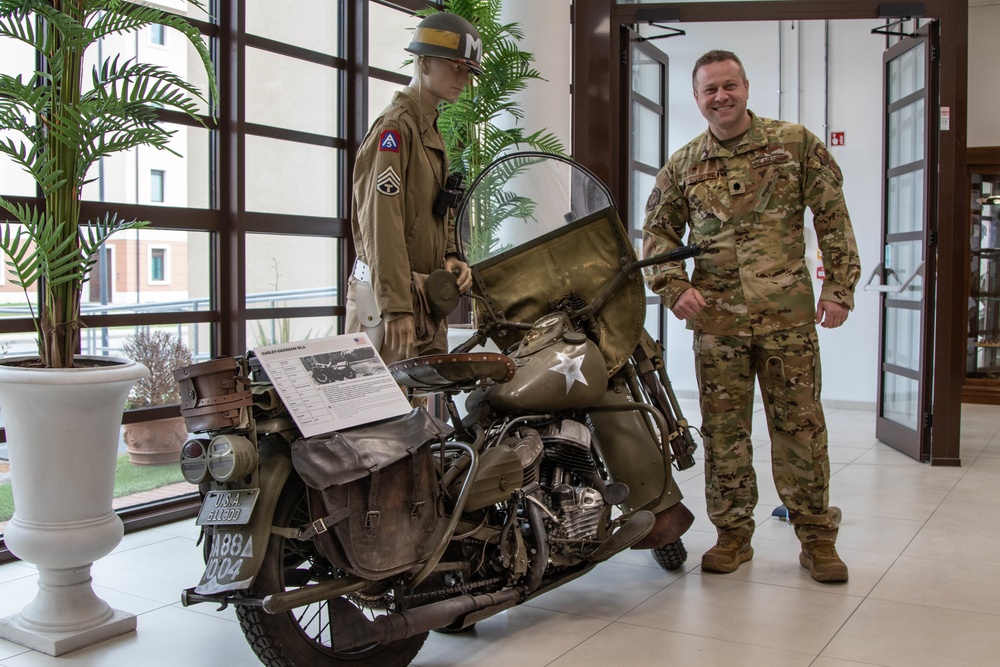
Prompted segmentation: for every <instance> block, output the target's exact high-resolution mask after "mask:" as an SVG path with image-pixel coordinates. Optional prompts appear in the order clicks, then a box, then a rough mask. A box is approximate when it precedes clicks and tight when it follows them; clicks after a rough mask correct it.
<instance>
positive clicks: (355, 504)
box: [291, 408, 452, 579]
mask: <svg viewBox="0 0 1000 667" xmlns="http://www.w3.org/2000/svg"><path fill="white" fill-rule="evenodd" d="M451 431H452V429H451V427H449V426H448V425H447V424H445V423H442V422H440V421H438V420H436V419H434V418H433V417H431V416H430V415H429V414H428V413H427V412H426V411H424V410H422V409H419V408H417V409H414V410H413V411H412V412H410V413H409V414H407V415H405V416H403V417H398V418H394V419H389V420H385V421H382V422H377V423H374V424H366V425H364V426H359V427H356V428H352V429H347V430H344V431H339V432H336V433H329V434H326V435H322V436H316V437H312V438H300V439H299V440H296V441H295V442H293V443H292V445H291V450H292V464H293V465H294V466H295V470H296V472H298V474H299V476H300V477H301V478H302V479H303V481H305V483H306V485H307V486H308V487H309V489H310V490H309V505H310V514H311V515H312V516H311V518H312V519H314V522H313V524H312V528H313V529H314V530H315V532H316V534H315V537H314V538H313V539H314V540H315V543H316V546H317V548H318V549H319V551H320V553H322V554H323V555H324V556H326V557H327V558H328V559H329V560H330V562H331V563H333V564H334V565H335V566H337V567H339V568H341V569H343V570H346V571H347V572H350V573H352V574H355V575H358V576H361V577H365V578H367V579H381V578H385V577H390V576H393V575H395V574H399V573H400V572H405V571H406V570H408V569H410V568H411V567H413V566H414V565H416V564H419V563H421V562H424V561H426V559H427V558H428V557H430V555H431V554H432V553H433V551H434V548H435V547H436V546H437V545H438V544H440V541H441V540H442V539H444V530H445V529H446V527H447V521H446V520H445V517H444V510H443V505H442V496H441V492H440V490H439V489H440V484H439V479H438V473H437V471H436V470H435V459H434V456H433V455H432V453H431V449H430V445H432V444H434V443H437V442H443V441H444V439H445V438H447V437H448V436H449V435H450V434H451ZM310 532H312V531H310Z"/></svg>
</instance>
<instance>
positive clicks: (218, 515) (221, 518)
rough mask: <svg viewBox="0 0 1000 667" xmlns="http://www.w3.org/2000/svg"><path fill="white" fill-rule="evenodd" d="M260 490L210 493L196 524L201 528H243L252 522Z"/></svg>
mask: <svg viewBox="0 0 1000 667" xmlns="http://www.w3.org/2000/svg"><path fill="white" fill-rule="evenodd" d="M259 495H260V489H238V490H235V491H209V492H208V495H207V496H205V500H204V502H202V504H201V512H199V513H198V520H197V521H195V523H196V524H197V525H199V526H243V525H246V523H247V522H248V521H249V520H250V514H251V513H252V512H253V508H254V505H255V504H256V503H257V497H258V496H259Z"/></svg>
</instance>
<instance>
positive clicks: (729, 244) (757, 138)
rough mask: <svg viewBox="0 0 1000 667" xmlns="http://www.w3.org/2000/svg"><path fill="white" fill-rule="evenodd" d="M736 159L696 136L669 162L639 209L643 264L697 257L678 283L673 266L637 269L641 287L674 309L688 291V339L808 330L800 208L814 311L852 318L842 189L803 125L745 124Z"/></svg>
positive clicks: (679, 272)
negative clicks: (809, 239) (818, 258)
mask: <svg viewBox="0 0 1000 667" xmlns="http://www.w3.org/2000/svg"><path fill="white" fill-rule="evenodd" d="M751 116H752V121H751V124H750V129H749V130H748V131H747V133H746V134H745V135H744V136H743V138H742V140H741V141H740V143H739V144H738V145H737V146H736V148H735V149H734V150H733V151H732V152H730V151H728V150H726V149H724V148H722V147H721V146H720V145H719V143H718V141H717V140H716V139H715V137H714V136H713V135H712V134H711V132H708V131H706V132H705V133H704V134H702V135H701V136H699V137H698V138H696V139H695V140H694V141H692V142H691V143H689V144H688V145H686V146H685V147H684V148H682V149H680V150H679V151H677V152H676V153H674V155H672V156H671V157H670V160H668V161H667V164H666V165H665V166H664V167H663V169H661V170H660V172H659V174H657V177H656V186H655V187H654V188H653V192H652V193H651V194H650V196H649V200H648V201H647V203H646V222H645V225H644V227H643V251H644V254H645V255H646V256H647V257H648V256H651V255H654V254H657V253H661V252H664V251H667V250H670V249H672V248H676V247H678V246H680V245H682V241H681V239H682V238H683V237H684V233H685V228H686V227H689V228H690V235H689V236H688V239H687V242H688V243H698V244H702V245H703V248H704V249H703V253H702V255H701V256H700V257H698V258H696V259H695V266H694V272H693V274H692V275H691V278H690V279H689V278H688V275H687V272H686V271H685V269H684V265H683V264H682V263H677V262H675V263H671V264H664V265H660V266H657V267H652V268H651V269H647V273H646V282H647V284H648V285H649V287H650V289H652V290H653V291H654V292H656V293H657V294H660V295H661V296H662V298H663V301H664V303H665V304H666V305H667V306H672V305H673V304H674V302H675V301H676V300H677V298H678V297H679V296H680V295H681V294H682V293H683V292H684V291H685V290H687V289H688V288H690V287H692V286H694V287H697V288H698V290H700V291H701V293H702V295H703V296H704V297H705V301H706V302H707V306H706V307H705V308H703V309H702V311H701V312H700V313H698V315H697V316H695V317H694V318H692V319H691V320H690V321H689V322H688V328H692V329H695V330H697V331H702V332H704V333H710V334H716V335H729V336H735V335H739V336H749V335H752V334H755V333H756V334H760V333H767V332H771V331H782V330H785V329H790V328H793V327H797V326H802V325H804V324H808V323H810V322H813V321H815V317H816V303H815V297H814V294H813V288H812V280H811V278H810V275H809V270H808V267H807V266H806V261H805V249H806V244H805V236H804V233H803V230H804V226H805V220H804V217H805V216H804V213H805V208H806V207H807V206H808V207H809V208H810V209H811V210H812V212H813V226H814V227H815V229H816V235H817V238H818V240H819V247H820V250H821V251H822V253H823V268H824V271H825V280H824V281H823V289H822V293H821V295H820V299H822V300H824V301H833V302H835V303H839V304H842V305H844V306H847V307H848V308H853V307H854V287H855V285H856V284H857V282H858V279H859V277H860V273H861V266H860V264H859V262H858V250H857V244H856V242H855V239H854V230H853V228H852V227H851V220H850V217H849V216H848V214H847V206H846V204H845V203H844V195H843V191H842V187H841V186H842V182H843V177H842V175H841V172H840V168H839V167H838V166H837V163H836V162H835V161H834V160H833V158H832V157H831V156H830V154H829V152H827V150H826V147H825V146H824V145H823V143H822V142H821V141H820V140H819V139H818V138H817V137H816V136H815V135H813V134H812V133H811V132H809V130H807V129H805V128H804V127H802V126H801V125H795V124H792V123H785V122H782V121H777V120H770V119H767V118H760V117H758V116H755V115H753V114H751Z"/></svg>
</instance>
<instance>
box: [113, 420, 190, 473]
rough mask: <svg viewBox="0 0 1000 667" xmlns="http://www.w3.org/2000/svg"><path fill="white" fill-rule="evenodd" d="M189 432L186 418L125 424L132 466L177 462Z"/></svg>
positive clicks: (129, 458) (126, 444)
mask: <svg viewBox="0 0 1000 667" xmlns="http://www.w3.org/2000/svg"><path fill="white" fill-rule="evenodd" d="M187 437H188V431H187V427H186V426H185V425H184V418H183V417H168V418H167V419H154V420H153V421H148V422H141V423H139V424H128V425H127V426H125V448H126V449H127V450H128V460H129V463H131V464H132V465H137V466H149V465H163V464H166V463H173V464H176V463H177V462H178V461H180V458H181V448H182V447H183V446H184V442H185V441H186V440H187Z"/></svg>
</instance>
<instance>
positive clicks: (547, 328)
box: [485, 313, 608, 413]
mask: <svg viewBox="0 0 1000 667" xmlns="http://www.w3.org/2000/svg"><path fill="white" fill-rule="evenodd" d="M514 365H515V366H516V369H517V370H515V371H514V377H513V379H511V380H510V381H509V382H506V383H504V384H501V385H497V386H495V387H493V388H492V389H490V390H489V392H487V396H486V397H485V399H486V400H488V401H489V402H490V403H491V404H492V405H493V406H494V408H496V409H499V410H505V411H509V412H515V413H524V412H550V411H558V410H567V409H571V408H583V407H587V406H588V405H593V404H594V403H596V402H597V401H599V400H600V399H601V397H602V396H603V395H604V391H605V389H606V388H607V384H608V372H607V366H606V364H605V362H604V355H603V354H602V353H601V350H600V349H599V348H598V347H597V345H595V344H594V343H593V342H592V341H591V340H589V339H588V338H587V337H586V336H585V335H584V334H582V333H579V332H577V331H574V330H573V329H571V328H570V327H569V319H568V318H567V317H566V314H565V313H551V314H549V315H545V316H544V317H541V318H539V319H538V320H537V321H536V322H535V323H534V325H533V326H532V329H531V331H529V332H528V333H527V334H525V336H524V338H523V339H522V340H521V344H520V345H519V346H518V348H517V352H516V353H515V354H514Z"/></svg>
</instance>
